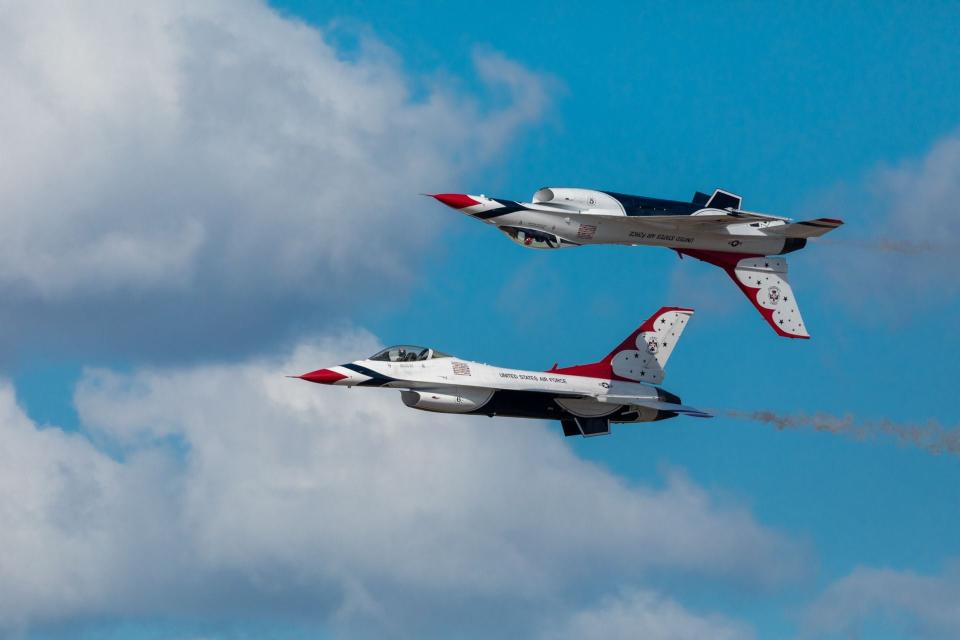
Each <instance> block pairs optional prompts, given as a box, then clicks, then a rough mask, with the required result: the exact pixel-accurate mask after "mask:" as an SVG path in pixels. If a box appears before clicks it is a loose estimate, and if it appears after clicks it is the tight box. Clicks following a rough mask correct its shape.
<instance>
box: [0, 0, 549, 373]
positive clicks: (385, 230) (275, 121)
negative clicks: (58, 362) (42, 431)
mask: <svg viewBox="0 0 960 640" xmlns="http://www.w3.org/2000/svg"><path fill="white" fill-rule="evenodd" d="M0 12H2V19H0V87H2V91H3V96H4V99H3V100H2V101H0V137H2V139H3V141H4V153H3V154H2V155H0V228H2V229H3V233H0V293H2V295H0V300H2V302H0V320H2V321H3V323H4V326H5V327H6V330H5V331H4V333H3V336H4V337H3V338H2V339H0V353H2V352H3V351H4V350H10V349H12V348H13V346H14V345H17V346H21V345H24V344H27V345H28V346H31V347H33V348H36V347H37V345H51V346H52V347H56V348H64V347H70V348H73V349H78V348H80V346H81V345H83V344H84V343H90V344H93V345H95V346H96V347H97V353H99V354H101V355H102V354H103V352H104V350H105V349H106V348H108V347H109V348H112V349H113V350H114V351H118V352H122V353H123V354H124V355H130V354H131V353H134V352H147V353H149V354H151V355H153V356H162V355H167V356H172V355H183V354H185V353H194V354H195V353H198V352H200V353H210V352H213V351H216V350H217V349H218V347H219V348H220V349H221V350H222V349H224V348H225V347H226V346H227V345H229V348H230V350H231V351H232V352H236V351H237V350H238V349H241V348H243V347H246V346H247V345H248V344H249V343H250V342H251V341H261V342H262V341H268V340H269V339H270V337H271V336H276V335H278V334H280V333H282V332H283V331H284V330H286V329H288V328H290V326H291V324H294V323H296V324H298V326H299V327H302V326H305V325H306V324H308V323H309V322H311V321H313V320H317V319H318V318H320V317H323V318H325V319H329V318H330V316H331V315H333V316H336V315H337V311H338V310H341V309H342V306H341V305H343V304H344V303H349V302H350V301H355V300H358V299H361V298H364V297H367V298H371V299H373V300H374V301H377V300H381V299H383V298H386V299H388V300H389V299H390V298H391V295H393V294H392V293H391V292H392V291H394V290H395V289H396V288H397V285H403V284H405V283H407V282H408V281H409V279H410V276H411V274H412V273H413V272H414V270H415V269H416V267H417V264H418V256H419V255H421V254H422V252H423V251H425V250H426V249H427V248H428V247H429V244H430V242H431V241H432V240H433V239H434V233H435V228H436V227H437V226H438V220H443V219H445V218H444V216H445V215H446V214H444V213H443V212H441V211H439V210H437V211H435V212H431V210H430V206H431V205H430V203H427V202H426V201H424V200H423V199H422V198H418V197H417V195H416V194H417V193H420V192H424V191H430V190H445V189H450V188H452V187H453V186H454V185H455V184H456V183H457V181H458V180H459V176H461V175H462V174H463V173H464V172H465V171H467V170H475V169H477V168H478V167H479V166H482V164H483V163H484V162H486V161H488V160H490V159H491V158H492V157H494V156H495V154H496V153H497V152H498V151H500V150H502V149H503V148H504V147H505V145H507V144H508V143H509V141H510V139H511V138H512V137H513V136H514V135H515V134H516V133H517V132H518V130H520V129H521V128H522V127H524V126H525V125H527V124H529V123H531V122H533V121H535V120H537V119H538V118H539V117H540V115H541V114H542V112H543V110H544V109H545V108H546V107H547V92H546V91H545V86H544V83H545V79H544V78H543V77H541V76H539V75H537V74H534V73H532V72H530V71H528V70H527V69H524V68H523V67H521V66H519V65H517V64H516V63H513V62H511V61H510V60H508V59H506V58H504V57H503V56H501V55H499V54H496V53H492V52H486V53H484V52H480V53H478V54H477V55H476V59H475V62H476V72H477V76H478V78H479V81H477V82H474V81H470V82H469V83H468V82H466V81H464V80H458V79H450V78H448V79H447V81H445V82H444V83H440V82H439V81H433V80H432V79H431V78H430V77H415V76H414V77H412V76H410V75H409V74H407V73H406V72H404V71H403V69H402V67H401V64H400V62H398V60H397V57H396V55H394V54H392V52H389V51H387V50H386V49H385V48H384V47H383V46H380V45H376V46H366V47H363V46H361V47H360V49H359V50H358V51H355V52H351V54H350V56H349V57H347V56H345V55H343V54H342V52H340V51H338V50H337V49H336V48H335V47H334V46H333V45H331V44H330V42H329V41H328V40H327V39H325V34H324V32H323V31H322V30H320V29H317V28H314V27H311V26H307V25H306V24H303V23H300V22H297V21H295V20H292V19H287V18H284V17H281V16H280V15H279V14H278V13H276V12H275V11H273V10H272V9H271V8H269V7H268V6H267V5H266V4H265V3H262V2H259V1H254V0H246V1H243V2H225V1H214V2H204V3H190V2H176V1H173V2H156V3H136V4H131V3H127V2H121V1H119V0H118V1H106V0H105V1H102V2H96V3H84V4H83V5H79V4H70V3H66V4H64V3H51V2H14V3H7V4H5V5H4V8H2V9H0ZM468 84H469V87H470V88H471V90H470V91H467V90H466V89H465V86H467V85H468ZM471 91H472V92H477V91H479V94H476V93H474V94H471ZM340 315H341V317H342V316H343V315H344V314H342V313H341V314H340ZM291 318H294V319H295V320H291ZM198 336H202V337H203V338H204V340H202V341H200V340H188V339H189V338H196V337H198ZM188 341H189V342H190V346H189V349H188V348H187V347H186V346H184V345H185V343H186V342H188Z"/></svg>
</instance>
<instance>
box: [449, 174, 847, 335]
mask: <svg viewBox="0 0 960 640" xmlns="http://www.w3.org/2000/svg"><path fill="white" fill-rule="evenodd" d="M433 197H434V198H436V199H437V200H439V201H440V202H442V203H443V204H445V205H447V206H449V207H452V208H454V209H457V210H458V211H460V212H462V213H465V214H467V215H469V216H471V217H474V218H476V219H478V220H482V221H483V222H486V223H487V224H492V225H496V227H497V228H498V229H500V231H503V232H504V233H505V234H506V235H507V236H508V237H509V238H510V239H511V240H513V241H514V242H516V243H517V244H520V245H522V246H524V247H530V248H533V249H562V248H565V247H578V246H581V245H586V244H622V245H631V246H635V245H650V246H656V247H667V248H670V249H673V250H675V251H676V252H677V253H678V254H680V257H681V258H682V257H683V256H685V255H686V256H691V257H693V258H696V259H698V260H702V261H704V262H709V263H710V264H713V265H716V266H718V267H720V268H722V269H723V270H724V271H726V272H727V275H729V276H730V278H732V279H733V281H734V282H735V283H736V284H737V286H738V287H740V290H741V291H743V293H744V294H746V296H747V298H748V299H749V300H750V302H752V303H753V305H754V306H755V307H756V308H757V310H758V311H760V314H761V315H762V316H763V317H764V319H765V320H766V321H767V322H768V323H770V326H771V327H773V329H774V331H776V332H777V333H778V334H779V335H781V336H785V337H787V338H809V337H810V334H809V333H808V332H807V328H806V326H805V325H804V323H803V319H802V318H801V317H800V308H799V307H798V306H797V302H796V299H795V298H794V296H793V290H792V289H791V288H790V283H789V282H788V281H787V261H786V259H784V258H780V257H770V256H775V255H776V256H779V255H783V254H786V253H790V252H791V251H796V250H798V249H802V248H803V247H804V246H806V244H807V238H815V237H817V236H822V235H823V234H825V233H827V232H828V231H831V230H833V229H836V228H837V227H839V226H840V225H842V224H843V222H842V221H841V220H834V219H832V218H817V219H816V220H806V221H803V222H792V221H791V220H790V218H784V217H781V216H772V215H768V214H765V213H756V212H753V211H745V210H743V209H741V208H740V205H741V198H740V196H738V195H735V194H732V193H729V192H727V191H723V190H722V189H717V190H716V191H714V192H713V195H707V194H705V193H700V192H699V191H698V192H697V193H696V194H695V195H694V196H693V200H691V201H690V202H681V201H676V200H660V199H658V198H646V197H643V196H631V195H626V194H622V193H612V192H608V191H593V190H590V189H570V188H553V187H550V188H543V189H540V190H539V191H537V192H536V193H534V194H533V202H514V201H513V200H502V199H500V198H488V197H487V196H482V195H481V196H472V195H466V194H460V193H439V194H436V195H434V196H433Z"/></svg>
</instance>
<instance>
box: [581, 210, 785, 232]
mask: <svg viewBox="0 0 960 640" xmlns="http://www.w3.org/2000/svg"><path fill="white" fill-rule="evenodd" d="M577 215H578V219H582V220H583V221H584V222H587V221H589V220H595V219H597V218H600V219H602V220H634V221H637V222H643V223H653V224H662V225H669V226H672V227H677V228H681V229H682V228H691V227H711V226H726V225H730V224H743V223H744V222H787V221H788V220H790V218H782V217H780V216H771V215H767V214H765V213H754V212H752V211H729V212H724V211H719V210H716V209H715V210H713V211H711V212H709V213H693V214H691V215H672V216H624V215H606V214H602V213H586V214H584V213H581V214H577Z"/></svg>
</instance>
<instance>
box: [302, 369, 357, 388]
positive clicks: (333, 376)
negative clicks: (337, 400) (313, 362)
mask: <svg viewBox="0 0 960 640" xmlns="http://www.w3.org/2000/svg"><path fill="white" fill-rule="evenodd" d="M346 377H347V376H345V375H343V374H342V373H337V372H336V371H330V369H317V370H316V371H311V372H310V373H305V374H303V375H302V376H300V379H301V380H306V381H308V382H319V383H320V384H333V383H334V382H336V381H337V380H344V379H345V378H346Z"/></svg>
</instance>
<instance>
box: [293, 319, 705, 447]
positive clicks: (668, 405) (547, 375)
mask: <svg viewBox="0 0 960 640" xmlns="http://www.w3.org/2000/svg"><path fill="white" fill-rule="evenodd" d="M692 315H693V310H692V309H681V308H679V307H663V308H662V309H660V310H659V311H657V312H656V313H655V314H653V315H652V316H651V317H650V318H648V319H647V320H646V321H645V322H644V323H643V324H641V325H640V326H639V327H638V328H637V329H636V330H635V331H634V332H633V333H631V334H630V335H629V336H628V337H627V338H626V340H624V341H623V342H621V343H620V344H619V345H618V346H617V347H616V348H615V349H614V350H613V351H611V352H610V353H609V354H608V355H607V356H606V357H605V358H604V359H603V360H600V361H599V362H594V363H591V364H585V365H578V366H573V367H564V368H557V366H556V365H554V367H553V368H552V369H550V370H549V371H521V370H518V369H503V368H501V367H494V366H491V365H487V364H481V363H479V362H469V361H466V360H460V359H459V358H456V357H454V356H451V355H448V354H446V353H441V352H439V351H434V350H433V349H429V348H426V347H416V346H412V345H402V346H395V347H390V348H388V349H384V350H383V351H381V352H379V353H377V354H375V355H373V356H371V357H369V358H367V359H366V360H357V361H356V362H350V363H347V364H343V365H339V366H335V367H330V368H328V369H318V370H317V371H312V372H310V373H305V374H303V375H302V376H297V377H299V378H300V379H301V380H307V381H309V382H317V383H320V384H328V385H336V386H344V387H387V388H390V389H400V390H401V398H402V399H403V403H404V404H405V405H407V406H408V407H412V408H414V409H421V410H423V411H437V412H441V413H463V414H474V415H486V416H490V417H493V416H508V417H515V418H538V419H546V420H559V421H560V424H561V425H562V426H563V433H564V435H567V436H575V435H582V436H598V435H604V434H608V433H610V424H611V423H613V422H652V421H655V420H663V419H665V418H673V417H675V416H677V415H681V414H682V415H688V416H694V417H698V418H706V417H710V414H708V413H706V412H704V411H700V410H699V409H694V408H693V407H688V406H685V405H683V404H682V402H681V400H680V398H679V397H677V396H675V395H674V394H672V393H670V392H669V391H665V390H663V389H661V388H659V387H657V386H655V385H658V384H660V383H661V382H662V381H663V377H664V367H665V366H666V364H667V360H668V359H669V358H670V354H671V353H673V349H674V347H675V346H676V343H677V341H678V340H679V339H680V335H681V334H682V333H683V330H684V328H685V327H686V326H687V322H688V321H689V319H690V317H691V316H692Z"/></svg>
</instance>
